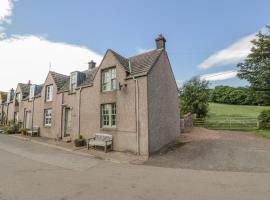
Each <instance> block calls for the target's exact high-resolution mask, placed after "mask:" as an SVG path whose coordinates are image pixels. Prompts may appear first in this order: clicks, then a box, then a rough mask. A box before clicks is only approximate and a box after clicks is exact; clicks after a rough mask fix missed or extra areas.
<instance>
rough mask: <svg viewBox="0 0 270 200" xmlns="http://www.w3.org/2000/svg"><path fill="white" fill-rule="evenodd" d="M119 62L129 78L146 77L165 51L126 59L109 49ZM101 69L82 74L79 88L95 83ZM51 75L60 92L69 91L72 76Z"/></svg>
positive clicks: (154, 51) (151, 52)
mask: <svg viewBox="0 0 270 200" xmlns="http://www.w3.org/2000/svg"><path fill="white" fill-rule="evenodd" d="M109 51H111V52H112V53H113V55H114V56H115V58H116V59H117V60H118V61H119V63H120V64H121V65H122V66H123V67H124V69H125V70H126V71H127V72H128V77H131V76H144V75H147V73H148V72H149V70H150V69H151V68H152V66H153V65H154V64H155V62H156V61H157V59H158V58H159V56H160V55H161V53H162V52H163V49H155V50H152V51H149V52H146V53H142V54H139V55H136V56H132V57H129V58H125V57H124V56H121V55H120V54H118V53H116V52H115V51H113V50H111V49H109ZM98 69H99V67H96V68H94V69H92V70H85V71H82V72H80V73H81V74H84V75H85V79H84V80H83V81H82V82H81V84H79V85H78V87H83V86H88V85H91V84H92V83H93V80H94V78H95V75H96V73H97V72H98ZM51 75H52V77H53V79H54V81H55V84H56V85H57V91H58V92H64V91H68V90H69V84H70V76H66V75H63V74H59V73H56V72H52V71H51Z"/></svg>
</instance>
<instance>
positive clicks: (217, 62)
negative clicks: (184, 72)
mask: <svg viewBox="0 0 270 200" xmlns="http://www.w3.org/2000/svg"><path fill="white" fill-rule="evenodd" d="M255 37H256V34H251V35H248V36H246V37H243V38H241V39H240V40H238V41H236V42H235V43H233V44H232V45H230V46H229V47H227V48H225V49H222V50H219V51H218V52H216V53H214V54H212V55H211V56H209V57H208V58H207V59H206V60H204V61H203V62H202V63H201V64H199V65H198V67H199V68H201V69H207V68H211V67H214V66H223V65H229V64H236V63H238V62H241V61H242V60H243V59H245V58H246V56H247V55H248V54H249V53H250V49H251V48H252V43H251V42H250V41H251V40H253V39H255Z"/></svg>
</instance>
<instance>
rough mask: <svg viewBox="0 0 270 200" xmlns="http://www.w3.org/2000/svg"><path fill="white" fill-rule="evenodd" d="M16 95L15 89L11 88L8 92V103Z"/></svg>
mask: <svg viewBox="0 0 270 200" xmlns="http://www.w3.org/2000/svg"><path fill="white" fill-rule="evenodd" d="M13 97H14V90H13V89H12V90H10V91H9V92H8V94H7V103H10V102H11V101H12V100H13Z"/></svg>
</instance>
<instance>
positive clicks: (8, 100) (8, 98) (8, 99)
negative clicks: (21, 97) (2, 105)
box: [7, 92, 11, 103]
mask: <svg viewBox="0 0 270 200" xmlns="http://www.w3.org/2000/svg"><path fill="white" fill-rule="evenodd" d="M10 101H11V93H10V92H8V94H7V103H9V102H10Z"/></svg>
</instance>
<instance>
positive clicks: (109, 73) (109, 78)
mask: <svg viewBox="0 0 270 200" xmlns="http://www.w3.org/2000/svg"><path fill="white" fill-rule="evenodd" d="M113 90H116V67H112V68H109V69H106V70H103V71H102V72H101V91H102V92H108V91H113Z"/></svg>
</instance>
